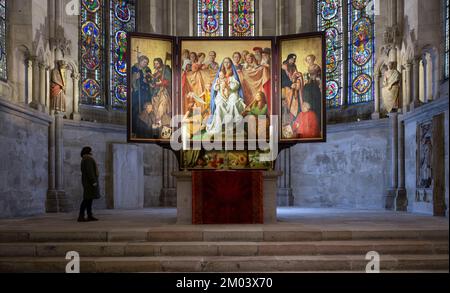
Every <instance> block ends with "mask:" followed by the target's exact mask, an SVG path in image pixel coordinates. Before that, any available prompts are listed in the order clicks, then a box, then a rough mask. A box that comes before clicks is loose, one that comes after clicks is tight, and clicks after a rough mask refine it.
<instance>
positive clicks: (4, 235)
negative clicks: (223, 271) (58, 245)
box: [0, 225, 448, 243]
mask: <svg viewBox="0 0 450 293" xmlns="http://www.w3.org/2000/svg"><path fill="white" fill-rule="evenodd" d="M381 239H384V240H388V239H391V240H407V239H410V240H448V229H447V230H443V229H441V230H439V229H437V230H429V229H428V230H423V229H422V230H418V229H398V230H374V229H371V230H361V229H359V230H339V229H335V230H333V229H327V230H323V229H322V230H321V229H317V230H314V229H301V228H296V229H292V228H289V227H287V228H286V227H283V226H282V225H280V226H279V227H272V228H242V229H220V228H216V229H212V228H201V226H200V228H198V226H197V227H196V228H192V227H191V226H188V227H187V228H186V227H184V228H172V227H161V228H159V229H158V228H155V229H139V230H109V231H97V230H95V231H94V230H85V231H67V230H62V231H45V230H41V231H0V243H9V242H131V241H136V242H137V241H152V242H188V241H195V242H198V241H232V242H233V241H253V242H262V241H269V242H294V241H295V242H297V241H325V240H381Z"/></svg>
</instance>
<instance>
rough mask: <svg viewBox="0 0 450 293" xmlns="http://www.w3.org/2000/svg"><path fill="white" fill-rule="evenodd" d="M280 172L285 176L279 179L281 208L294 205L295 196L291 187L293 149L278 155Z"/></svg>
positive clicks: (278, 192)
mask: <svg viewBox="0 0 450 293" xmlns="http://www.w3.org/2000/svg"><path fill="white" fill-rule="evenodd" d="M277 165H278V170H279V171H281V172H282V173H283V175H282V176H281V177H280V178H279V179H278V190H277V203H278V206H280V207H289V206H293V205H294V196H293V194H292V186H291V149H290V148H288V149H285V150H284V151H282V152H281V153H280V154H279V155H278V159H277Z"/></svg>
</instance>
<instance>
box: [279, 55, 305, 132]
mask: <svg viewBox="0 0 450 293" xmlns="http://www.w3.org/2000/svg"><path fill="white" fill-rule="evenodd" d="M296 61H297V55H295V54H289V55H288V56H287V58H286V60H285V61H284V62H283V65H282V67H281V68H282V70H281V90H282V96H283V111H284V112H286V113H285V114H286V117H285V119H283V123H284V124H285V123H286V122H287V121H290V120H292V119H295V118H296V117H297V115H298V113H299V112H300V100H299V95H300V94H302V93H303V86H301V88H300V87H299V86H298V82H300V81H301V82H303V75H302V74H301V73H299V72H298V70H297V65H296V64H295V62H296Z"/></svg>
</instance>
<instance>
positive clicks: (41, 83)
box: [39, 63, 46, 112]
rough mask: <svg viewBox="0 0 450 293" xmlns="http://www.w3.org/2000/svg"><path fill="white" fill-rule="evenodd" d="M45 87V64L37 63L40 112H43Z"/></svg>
mask: <svg viewBox="0 0 450 293" xmlns="http://www.w3.org/2000/svg"><path fill="white" fill-rule="evenodd" d="M45 90H46V87H45V64H42V63H39V103H40V104H41V106H42V111H43V112H45V111H46V108H45V98H46V91H45Z"/></svg>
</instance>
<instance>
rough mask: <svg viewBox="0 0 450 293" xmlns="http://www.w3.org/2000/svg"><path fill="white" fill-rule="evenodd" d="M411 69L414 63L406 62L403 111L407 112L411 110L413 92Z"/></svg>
mask: <svg viewBox="0 0 450 293" xmlns="http://www.w3.org/2000/svg"><path fill="white" fill-rule="evenodd" d="M411 69H412V64H411V63H409V62H408V63H406V64H405V79H406V86H405V96H404V97H403V113H406V112H408V111H409V106H410V103H411V92H412V84H411Z"/></svg>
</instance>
